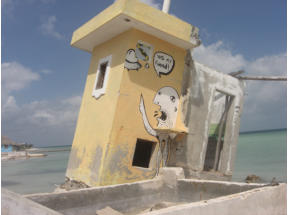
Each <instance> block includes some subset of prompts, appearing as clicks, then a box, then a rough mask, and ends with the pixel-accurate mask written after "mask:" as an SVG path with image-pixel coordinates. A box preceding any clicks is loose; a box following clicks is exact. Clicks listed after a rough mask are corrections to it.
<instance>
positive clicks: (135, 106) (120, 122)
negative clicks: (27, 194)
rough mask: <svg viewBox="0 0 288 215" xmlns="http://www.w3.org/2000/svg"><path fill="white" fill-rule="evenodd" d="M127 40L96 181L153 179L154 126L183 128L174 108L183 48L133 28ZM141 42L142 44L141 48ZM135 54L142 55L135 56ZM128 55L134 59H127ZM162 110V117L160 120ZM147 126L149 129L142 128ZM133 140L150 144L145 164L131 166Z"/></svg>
mask: <svg viewBox="0 0 288 215" xmlns="http://www.w3.org/2000/svg"><path fill="white" fill-rule="evenodd" d="M127 38H129V41H130V47H129V50H127V55H126V59H125V64H124V71H123V78H122V82H121V87H120V91H119V99H118V103H117V108H116V109H117V112H116V114H115V117H114V121H113V129H112V131H111V136H110V138H111V139H110V142H109V145H108V147H107V153H106V157H105V161H104V162H105V164H104V169H103V175H102V178H101V183H100V184H101V185H109V184H116V183H125V182H133V181H137V180H143V179H151V178H153V177H154V176H155V174H156V156H157V153H158V149H159V144H158V139H157V137H156V136H157V134H156V131H155V130H154V129H155V128H157V127H165V128H177V129H181V128H182V127H183V123H182V121H181V119H182V116H181V111H178V109H181V105H180V102H179V100H181V98H180V97H179V96H180V93H181V86H182V73H183V70H184V69H183V67H184V57H185V50H183V49H180V48H177V47H175V46H172V45H171V44H168V43H167V42H164V41H162V40H159V39H157V38H155V37H152V36H150V35H148V34H146V33H144V32H140V31H138V30H131V31H130V32H129V34H128V33H127ZM142 44H144V45H145V47H143V48H142V47H141V46H142ZM139 47H140V48H139ZM145 48H146V50H145ZM142 49H143V50H142ZM137 52H138V53H137ZM140 52H145V53H144V55H141V54H142V53H140ZM139 53H140V54H139ZM134 54H135V55H136V59H134V58H133V57H132V56H133V55H134ZM133 59H134V60H137V61H133ZM132 61H133V63H131V62H132ZM157 62H158V63H157ZM141 99H143V100H142V101H143V103H142V104H143V106H141ZM141 108H143V109H144V111H143V112H141ZM163 112H165V113H164V114H165V117H166V118H165V119H164V117H162V118H161V115H163ZM160 118H161V119H160ZM145 119H147V122H146V121H145ZM162 119H163V120H162ZM149 126H151V129H150V131H149V128H147V127H149ZM154 132H155V133H154ZM137 139H143V140H148V141H152V142H154V143H155V144H154V146H155V148H154V150H153V154H152V156H151V160H150V164H149V168H144V167H139V166H133V165H132V162H133V156H134V152H135V147H136V142H137Z"/></svg>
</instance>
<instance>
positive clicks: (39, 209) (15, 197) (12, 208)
mask: <svg viewBox="0 0 288 215" xmlns="http://www.w3.org/2000/svg"><path fill="white" fill-rule="evenodd" d="M1 213H2V214H5V215H15V214H29V215H39V214H45V215H62V214H61V213H59V212H57V211H54V210H52V209H50V208H48V207H45V206H43V205H41V204H38V203H36V202H34V201H32V200H30V199H27V198H25V197H23V196H21V195H19V194H17V193H14V192H11V191H9V190H7V189H4V188H2V190H1Z"/></svg>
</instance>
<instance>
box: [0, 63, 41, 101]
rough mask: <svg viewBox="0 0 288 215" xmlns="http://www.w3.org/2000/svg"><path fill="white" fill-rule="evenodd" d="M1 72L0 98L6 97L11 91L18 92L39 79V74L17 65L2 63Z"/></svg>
mask: <svg viewBox="0 0 288 215" xmlns="http://www.w3.org/2000/svg"><path fill="white" fill-rule="evenodd" d="M1 70H2V96H3V95H8V94H9V93H11V92H12V91H18V90H21V89H23V88H25V87H27V86H28V85H29V84H30V83H31V82H32V81H36V80H39V79H40V76H39V74H37V73H35V72H32V71H31V69H29V68H27V67H25V66H23V65H21V64H19V63H17V62H4V63H2V65H1Z"/></svg>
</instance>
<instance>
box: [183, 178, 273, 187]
mask: <svg viewBox="0 0 288 215" xmlns="http://www.w3.org/2000/svg"><path fill="white" fill-rule="evenodd" d="M178 180H179V181H185V182H197V183H211V184H223V185H238V186H257V187H263V186H267V185H270V184H269V183H245V182H236V181H217V180H203V179H192V178H191V179H178ZM271 186H272V185H271Z"/></svg>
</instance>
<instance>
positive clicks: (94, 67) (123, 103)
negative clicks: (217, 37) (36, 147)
mask: <svg viewBox="0 0 288 215" xmlns="http://www.w3.org/2000/svg"><path fill="white" fill-rule="evenodd" d="M197 31H198V29H197V28H195V27H193V26H191V25H190V24H188V23H186V22H183V21H182V20H180V19H178V18H176V17H174V16H171V15H169V14H167V13H164V12H162V11H160V10H157V9H155V8H152V7H150V6H148V5H146V4H144V3H141V2H140V1H138V0H118V1H116V2H115V3H113V4H112V5H111V6H110V7H108V8H107V9H105V10H104V11H102V12H101V13H100V14H98V15H97V16H95V17H94V18H92V19H91V20H90V21H88V22H87V23H85V24H84V25H83V26H81V27H80V28H79V29H77V30H76V31H75V32H74V33H73V37H72V41H71V45H72V46H74V47H76V48H79V49H82V50H85V51H88V52H90V53H91V55H92V58H91V63H90V68H89V72H88V76H87V80H86V86H85V89H84V93H83V97H82V103H81V108H80V112H79V116H78V121H77V126H76V131H75V136H74V140H73V145H72V150H71V154H70V159H69V163H68V168H67V172H66V176H67V177H68V178H69V179H70V180H75V181H80V182H83V183H85V184H86V185H88V186H101V185H108V184H117V183H125V182H133V181H137V180H143V179H150V178H153V177H154V176H155V175H156V174H157V169H158V168H159V167H160V166H163V165H165V162H166V161H167V159H168V157H169V151H168V149H167V145H168V141H169V139H171V138H175V136H177V134H178V133H183V132H184V133H185V132H186V131H187V128H186V127H185V125H184V124H183V116H182V112H181V111H178V110H181V108H182V107H181V104H182V102H181V100H182V97H181V88H182V79H183V72H184V64H185V56H186V54H187V53H186V50H188V49H192V48H193V47H195V46H196V45H198V44H196V43H193V40H192V39H191V32H192V33H193V32H196V34H197ZM178 136H179V135H178ZM160 145H161V147H160V148H161V150H159V146H160Z"/></svg>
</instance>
